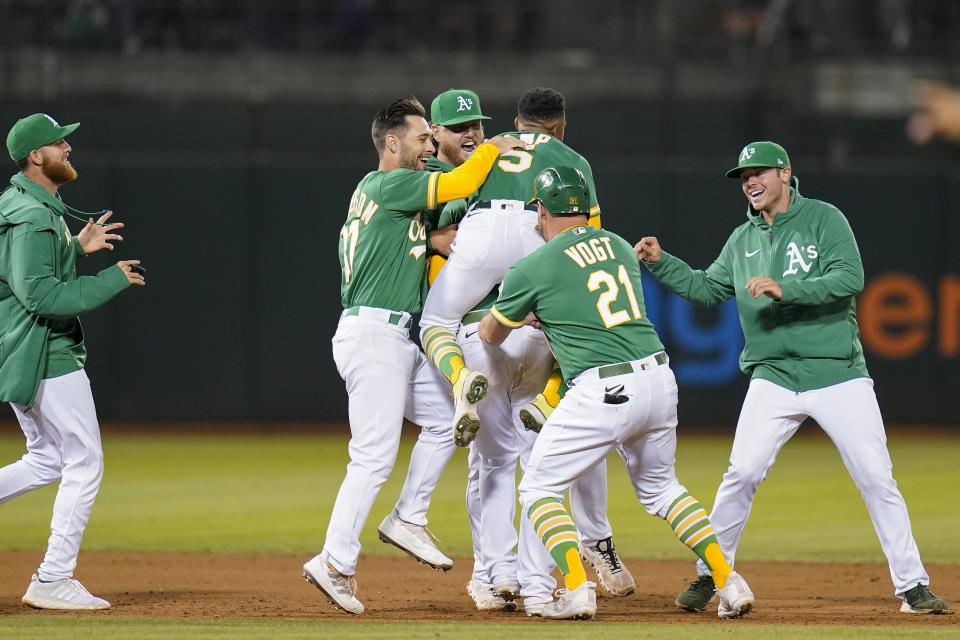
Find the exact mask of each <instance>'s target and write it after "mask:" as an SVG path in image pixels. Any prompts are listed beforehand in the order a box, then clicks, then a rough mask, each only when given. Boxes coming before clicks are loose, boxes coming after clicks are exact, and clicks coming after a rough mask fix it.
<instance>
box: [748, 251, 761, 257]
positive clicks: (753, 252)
mask: <svg viewBox="0 0 960 640" xmlns="http://www.w3.org/2000/svg"><path fill="white" fill-rule="evenodd" d="M758 253H760V249H756V250H755V251H747V252H746V254H747V257H748V258H752V257H753V256H755V255H757V254H758Z"/></svg>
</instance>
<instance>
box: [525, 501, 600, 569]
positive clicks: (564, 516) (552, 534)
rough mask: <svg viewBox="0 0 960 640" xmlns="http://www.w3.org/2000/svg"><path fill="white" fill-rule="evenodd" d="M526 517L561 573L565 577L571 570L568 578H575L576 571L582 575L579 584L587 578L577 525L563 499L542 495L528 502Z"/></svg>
mask: <svg viewBox="0 0 960 640" xmlns="http://www.w3.org/2000/svg"><path fill="white" fill-rule="evenodd" d="M527 517H528V518H530V522H531V523H532V524H533V530H534V531H536V532H537V537H538V538H540V541H541V542H543V546H545V547H546V548H547V551H548V552H549V553H550V556H551V557H552V558H553V561H554V562H556V563H557V567H558V568H559V569H560V573H562V574H563V575H564V581H566V579H567V578H566V577H567V575H570V574H573V575H572V578H571V579H572V580H574V581H575V580H577V575H583V576H584V577H583V579H582V580H580V582H578V583H577V586H579V585H580V583H581V582H583V580H586V577H585V576H586V573H585V572H584V570H583V564H582V563H581V562H580V544H579V538H578V536H577V527H576V526H574V524H573V518H571V517H570V514H569V513H568V512H567V510H566V508H564V506H563V502H562V501H560V500H558V499H557V498H541V499H540V500H537V501H535V502H534V503H533V504H531V505H530V508H529V509H528V510H527ZM571 551H572V552H573V553H572V554H571V553H570V552H571ZM577 572H579V574H578V573H577ZM573 588H576V587H573Z"/></svg>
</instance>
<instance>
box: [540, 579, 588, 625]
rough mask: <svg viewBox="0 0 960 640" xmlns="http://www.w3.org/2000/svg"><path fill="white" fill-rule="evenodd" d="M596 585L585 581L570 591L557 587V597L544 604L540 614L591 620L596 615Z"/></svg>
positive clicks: (567, 618)
mask: <svg viewBox="0 0 960 640" xmlns="http://www.w3.org/2000/svg"><path fill="white" fill-rule="evenodd" d="M596 586H597V585H596V583H594V582H589V581H587V582H584V583H583V584H581V585H580V586H579V587H577V588H576V589H574V590H572V591H570V590H567V589H559V590H558V591H557V596H558V597H557V599H556V600H554V601H553V602H549V603H547V604H545V605H544V606H543V609H542V610H541V611H540V616H541V617H544V618H550V619H551V620H591V619H592V618H593V617H594V616H596V615H597V593H596V591H594V587H596ZM527 615H531V614H529V613H528V614H527Z"/></svg>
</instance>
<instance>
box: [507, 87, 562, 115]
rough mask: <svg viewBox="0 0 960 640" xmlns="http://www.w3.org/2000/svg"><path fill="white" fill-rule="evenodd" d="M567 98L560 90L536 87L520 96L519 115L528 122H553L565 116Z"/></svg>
mask: <svg viewBox="0 0 960 640" xmlns="http://www.w3.org/2000/svg"><path fill="white" fill-rule="evenodd" d="M566 110H567V100H566V98H564V97H563V94H562V93H560V92H559V91H555V90H553V89H549V88H547V87H534V88H533V89H529V90H527V92H526V93H524V94H523V95H522V96H520V100H519V102H517V115H518V116H520V119H521V120H526V121H527V122H553V121H555V120H559V119H560V118H562V117H563V116H564V113H565V112H566Z"/></svg>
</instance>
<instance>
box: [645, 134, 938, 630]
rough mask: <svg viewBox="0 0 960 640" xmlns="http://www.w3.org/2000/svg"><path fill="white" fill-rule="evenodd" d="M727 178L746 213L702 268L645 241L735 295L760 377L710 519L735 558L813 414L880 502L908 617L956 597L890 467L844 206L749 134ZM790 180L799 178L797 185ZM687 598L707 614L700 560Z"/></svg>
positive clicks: (680, 287)
mask: <svg viewBox="0 0 960 640" xmlns="http://www.w3.org/2000/svg"><path fill="white" fill-rule="evenodd" d="M727 177H729V178H735V179H738V180H739V181H740V186H741V189H742V190H743V193H744V195H745V196H746V198H747V202H748V203H749V204H748V206H747V221H746V222H744V223H743V224H741V225H740V226H738V227H737V228H736V229H734V231H733V233H732V234H731V235H730V237H729V238H728V239H727V242H726V244H725V245H724V246H723V249H721V251H720V255H719V256H718V257H717V258H716V260H714V262H713V264H712V265H710V267H708V268H707V269H706V270H705V271H695V270H693V269H691V268H690V267H689V266H687V264H686V263H684V262H683V261H682V260H680V259H679V258H676V257H674V256H672V255H670V254H669V253H667V252H665V251H663V250H662V249H661V248H660V244H659V242H658V241H657V239H656V238H653V237H647V238H643V239H641V240H640V242H639V243H637V245H636V247H635V249H636V252H637V255H638V257H639V258H640V259H641V260H642V261H643V262H644V265H645V266H646V268H647V269H648V270H649V271H650V273H652V274H653V275H654V276H655V277H656V278H657V279H658V280H660V282H662V283H663V284H664V285H665V286H666V287H667V288H668V289H670V290H671V291H674V292H675V293H677V294H679V295H681V296H683V297H684V298H685V299H687V300H692V301H695V302H700V303H703V304H717V303H720V302H723V301H724V300H727V299H729V298H731V297H734V296H735V297H736V300H737V310H738V312H739V314H740V326H741V327H742V328H743V335H744V340H745V344H744V348H743V353H742V354H741V355H740V368H741V369H742V370H743V372H744V373H748V374H750V376H751V380H750V387H749V389H748V390H747V395H746V398H744V401H743V408H742V409H741V410H740V419H739V421H738V422H737V431H736V436H735V437H734V440H733V448H732V450H731V451H730V467H729V469H727V472H726V473H725V474H724V476H723V480H722V481H721V483H720V487H719V489H717V497H716V501H715V502H714V505H713V512H712V513H711V515H710V519H711V520H712V521H713V523H714V525H715V526H716V531H717V539H718V540H719V541H720V546H721V547H722V548H723V549H724V551H725V552H726V554H727V560H728V561H729V562H730V564H731V565H732V564H733V563H734V557H735V556H736V552H737V544H738V543H739V542H740V536H741V534H742V533H743V529H744V527H745V526H746V524H747V517H748V516H749V515H750V507H751V505H752V503H753V495H754V493H755V492H756V490H757V487H758V486H759V484H760V482H761V481H762V480H763V479H764V478H765V477H766V475H767V472H768V471H769V470H770V467H771V466H772V465H773V461H774V460H775V459H776V456H777V454H778V453H779V451H780V449H781V448H782V447H783V445H784V444H786V442H787V440H789V439H790V437H791V436H793V434H794V433H795V432H796V431H797V428H798V427H799V426H800V423H802V422H803V421H804V420H805V419H806V418H807V417H811V418H813V419H814V420H816V421H817V422H818V423H819V424H820V427H821V428H822V429H823V430H824V431H825V432H826V433H827V435H828V436H830V439H831V440H833V443H834V444H835V445H836V446H837V449H838V450H839V451H840V457H841V458H842V459H843V462H844V464H845V465H846V467H847V470H848V471H849V472H850V475H851V476H852V477H853V480H854V482H855V483H856V485H857V488H858V489H860V493H861V495H862V496H863V500H864V502H865V503H866V505H867V510H868V511H869V512H870V519H871V520H872V521H873V526H874V528H875V529H876V531H877V535H878V536H879V538H880V546H881V548H882V549H883V552H884V554H885V555H886V557H887V561H888V563H889V565H890V576H891V578H892V579H893V584H894V593H895V595H896V596H897V597H898V598H901V599H902V600H903V604H902V605H901V608H900V610H901V611H903V612H905V613H938V612H943V611H947V610H948V609H949V608H950V605H949V604H948V603H947V602H946V601H945V600H943V599H942V598H938V597H936V596H935V595H934V594H933V593H931V592H930V590H929V589H928V588H927V584H928V583H929V582H930V580H929V578H928V576H927V572H926V571H925V570H924V568H923V564H922V563H921V562H920V552H919V551H918V550H917V544H916V542H914V539H913V533H912V532H911V529H910V517H909V515H908V514H907V507H906V504H905V503H904V501H903V497H902V496H901V495H900V492H899V490H897V486H896V482H895V481H894V479H893V475H892V467H893V465H892V463H891V461H890V455H889V453H888V452H887V447H886V436H885V434H884V429H883V420H882V418H881V416H880V409H879V407H878V406H877V398H876V395H875V394H874V391H873V380H871V379H870V377H869V374H868V373H867V367H866V364H865V362H864V357H863V347H862V346H861V345H860V338H859V335H860V334H859V329H858V327H857V319H856V303H855V301H854V296H856V295H857V294H858V293H859V292H860V291H861V290H862V289H863V265H862V263H861V261H860V252H859V250H858V249H857V242H856V240H855V239H854V237H853V232H852V231H851V230H850V225H849V224H848V223H847V219H846V218H845V217H844V215H843V214H842V213H841V212H840V211H839V210H838V209H837V208H836V207H834V206H833V205H830V204H827V203H826V202H821V201H819V200H813V199H809V198H804V197H803V196H801V195H800V192H799V190H798V187H797V184H798V183H797V181H796V178H795V177H794V176H793V173H792V168H791V165H790V158H789V157H788V156H787V152H786V150H784V148H783V147H781V146H780V145H778V144H776V143H774V142H751V143H750V144H748V145H747V146H745V147H744V148H743V150H742V151H741V152H740V157H739V161H738V163H737V166H736V167H734V168H733V169H730V171H728V172H727ZM791 179H792V180H793V185H791ZM697 573H698V576H699V577H698V578H697V579H696V580H694V581H693V583H691V585H690V586H689V587H688V588H687V589H686V590H684V591H683V592H682V593H680V595H679V596H677V605H678V606H680V607H681V608H683V609H687V610H689V611H704V610H705V609H706V607H707V603H708V602H709V601H710V599H711V597H712V596H713V593H714V582H713V580H712V579H711V577H710V575H708V574H707V572H706V567H705V566H704V565H703V564H699V565H698V571H697Z"/></svg>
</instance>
